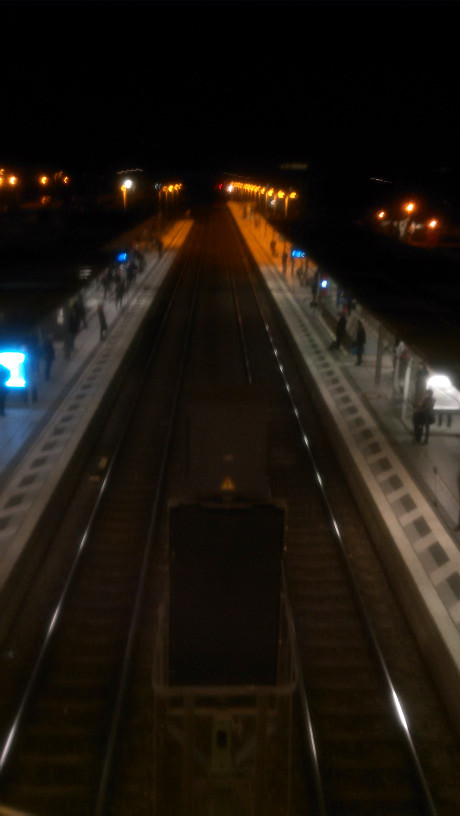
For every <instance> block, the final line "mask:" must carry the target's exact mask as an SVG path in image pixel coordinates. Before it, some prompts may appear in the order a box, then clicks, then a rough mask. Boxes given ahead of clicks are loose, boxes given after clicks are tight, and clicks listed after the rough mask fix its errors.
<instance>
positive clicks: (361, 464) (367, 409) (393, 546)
mask: <svg viewBox="0 0 460 816" xmlns="http://www.w3.org/2000/svg"><path fill="white" fill-rule="evenodd" d="M228 206H229V208H230V210H231V212H232V214H233V217H234V219H235V221H236V224H237V225H238V227H239V230H240V232H241V234H242V236H243V238H244V240H245V242H246V243H247V245H248V246H249V248H250V250H251V253H252V255H253V257H254V259H255V261H256V263H257V265H258V266H259V269H260V270H261V272H262V274H263V275H264V277H265V280H266V283H267V286H268V288H269V289H270V291H271V293H272V295H273V297H274V298H275V300H276V302H277V304H278V307H279V309H280V311H281V314H282V315H283V318H284V320H285V322H286V324H287V325H288V327H289V330H290V333H291V335H292V337H293V338H294V341H295V343H296V345H297V349H298V351H299V353H300V355H301V356H302V358H303V359H304V360H305V362H306V365H307V367H308V370H309V372H310V374H311V376H312V377H313V378H314V381H315V383H316V389H317V399H318V401H319V404H320V405H321V408H322V410H325V412H326V416H327V418H328V422H329V425H330V432H331V437H332V438H333V439H334V440H335V442H336V443H337V450H338V451H339V456H340V459H341V463H342V466H343V468H344V470H345V473H347V474H348V477H349V483H350V486H351V488H352V490H353V492H354V495H355V497H356V500H357V502H358V503H359V505H360V508H361V510H362V512H363V515H364V518H365V519H366V522H367V525H368V527H369V529H370V530H371V532H372V533H373V534H374V538H375V540H376V541H377V544H378V546H379V548H380V555H381V558H382V560H383V561H384V563H385V565H386V567H387V570H388V572H389V573H390V574H391V577H392V584H393V586H394V587H395V591H396V592H397V594H398V596H399V598H400V601H401V604H402V606H403V608H404V609H405V611H406V614H407V616H408V618H409V620H410V621H411V624H412V626H413V629H414V631H415V632H416V634H417V636H418V640H419V643H420V645H421V647H422V650H423V651H424V652H425V655H426V657H427V659H428V660H429V661H430V664H431V666H432V667H433V670H434V672H435V674H436V676H437V679H438V681H439V683H440V685H441V688H442V689H443V691H444V693H445V698H446V699H447V700H448V701H449V708H450V711H451V713H452V715H453V716H454V717H455V719H456V722H457V726H458V727H460V695H459V691H460V551H459V544H460V533H459V530H458V529H456V528H457V524H458V521H459V484H460V481H459V474H460V442H459V438H460V427H459V428H458V429H457V428H456V426H455V420H454V422H453V423H452V424H451V425H449V426H447V425H446V424H441V425H439V424H436V425H434V426H432V430H431V433H430V438H429V442H428V444H426V445H420V444H417V443H416V442H415V440H414V432H413V429H412V426H411V422H410V416H409V414H408V412H407V411H406V412H404V411H403V410H402V409H401V403H402V397H401V393H400V392H401V388H402V386H401V385H400V383H399V381H397V378H396V382H395V371H394V363H393V345H392V344H391V343H390V344H388V346H387V349H386V352H385V353H384V354H383V355H381V360H380V366H379V368H381V370H380V371H379V377H378V384H376V376H375V362H376V355H377V346H378V342H379V327H378V321H377V320H376V319H375V317H374V318H373V317H372V316H370V315H366V317H367V320H365V327H366V333H367V337H366V352H365V355H364V358H363V363H362V365H360V366H357V365H356V357H355V356H354V355H353V354H352V353H351V352H350V351H347V350H346V349H343V348H341V349H339V350H337V349H331V348H330V346H331V341H332V340H333V339H334V338H335V332H334V327H335V323H336V320H337V317H338V314H339V311H340V307H339V306H337V310H336V314H335V316H334V318H335V319H334V320H331V319H330V317H331V316H330V313H328V312H327V310H325V309H322V308H314V307H312V306H311V302H312V295H311V288H310V286H309V285H308V282H307V284H306V282H305V280H302V279H301V278H299V275H298V274H297V273H296V270H295V268H294V265H291V259H290V255H291V249H292V246H291V244H290V242H289V241H288V240H287V239H286V240H285V239H284V238H283V236H282V235H280V234H277V233H275V231H274V230H273V228H272V226H271V225H270V224H269V223H268V222H266V221H265V220H264V219H263V218H262V217H261V216H260V214H255V213H254V212H252V213H251V214H250V208H249V206H247V203H246V202H244V203H243V202H236V201H230V202H229V203H228ZM305 249H306V250H307V252H308V247H306V248H305ZM274 253H276V254H274ZM284 254H285V255H287V257H288V261H287V263H286V260H285V262H284V264H283V255H284ZM283 266H284V268H283ZM335 297H336V295H334V298H335ZM336 302H337V301H336V300H334V303H336ZM355 309H356V313H357V316H358V317H361V316H363V320H364V314H363V315H362V314H361V311H360V305H359V303H358V304H356V305H355Z"/></svg>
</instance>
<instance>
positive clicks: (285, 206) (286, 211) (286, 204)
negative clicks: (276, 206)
mask: <svg viewBox="0 0 460 816" xmlns="http://www.w3.org/2000/svg"><path fill="white" fill-rule="evenodd" d="M291 198H297V193H295V192H294V190H293V191H292V193H289V195H287V196H286V197H285V199H284V217H285V218H286V219H287V216H288V204H289V199H291Z"/></svg>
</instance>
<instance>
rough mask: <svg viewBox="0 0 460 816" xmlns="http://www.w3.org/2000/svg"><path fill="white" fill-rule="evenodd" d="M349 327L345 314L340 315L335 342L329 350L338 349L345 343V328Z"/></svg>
mask: <svg viewBox="0 0 460 816" xmlns="http://www.w3.org/2000/svg"><path fill="white" fill-rule="evenodd" d="M346 325H347V318H346V316H345V312H342V314H341V315H340V317H339V319H338V321H337V325H336V327H335V340H333V342H332V343H331V345H330V346H329V348H331V349H332V348H334V349H338V348H340V346H341V345H342V343H343V338H344V337H345V328H346Z"/></svg>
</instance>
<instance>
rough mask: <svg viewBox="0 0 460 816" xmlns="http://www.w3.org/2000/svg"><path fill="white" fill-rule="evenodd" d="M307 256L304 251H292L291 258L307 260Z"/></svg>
mask: <svg viewBox="0 0 460 816" xmlns="http://www.w3.org/2000/svg"><path fill="white" fill-rule="evenodd" d="M306 254H307V253H306V252H304V251H303V249H291V258H305V256H306Z"/></svg>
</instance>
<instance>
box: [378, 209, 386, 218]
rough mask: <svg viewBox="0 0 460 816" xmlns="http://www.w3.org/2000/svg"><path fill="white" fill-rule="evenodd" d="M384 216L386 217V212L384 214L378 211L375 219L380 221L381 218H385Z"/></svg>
mask: <svg viewBox="0 0 460 816" xmlns="http://www.w3.org/2000/svg"><path fill="white" fill-rule="evenodd" d="M385 216H386V212H385V210H380V212H379V214H378V216H377V218H380V219H382V218H385Z"/></svg>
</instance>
